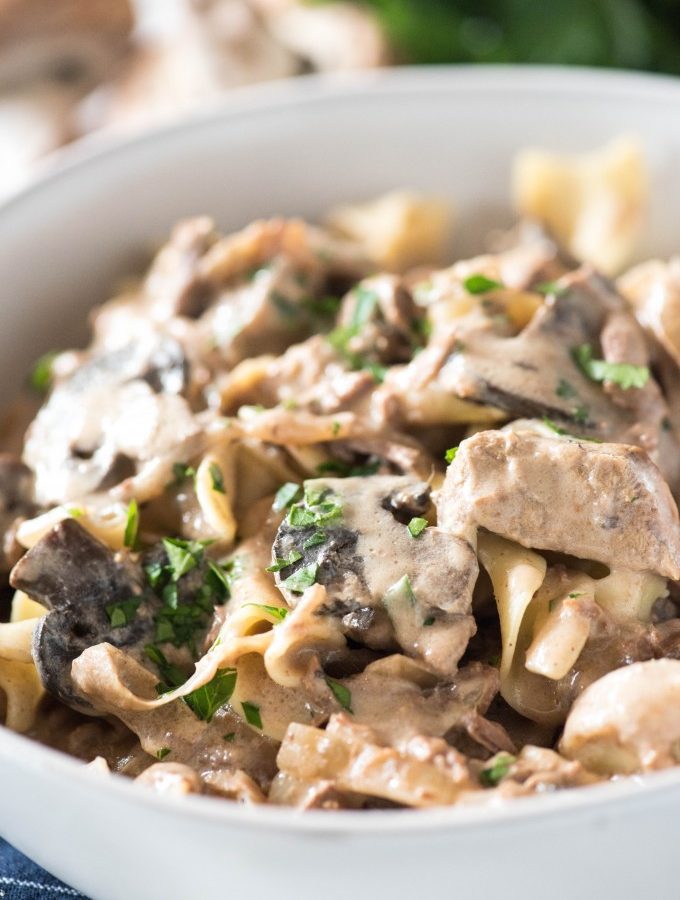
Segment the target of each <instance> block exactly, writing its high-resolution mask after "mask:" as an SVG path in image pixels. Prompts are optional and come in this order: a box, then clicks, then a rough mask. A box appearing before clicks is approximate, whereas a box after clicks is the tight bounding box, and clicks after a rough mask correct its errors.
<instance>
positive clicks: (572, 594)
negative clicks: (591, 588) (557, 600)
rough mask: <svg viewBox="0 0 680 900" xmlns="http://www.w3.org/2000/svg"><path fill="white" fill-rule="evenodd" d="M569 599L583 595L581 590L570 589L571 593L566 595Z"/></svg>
mask: <svg viewBox="0 0 680 900" xmlns="http://www.w3.org/2000/svg"><path fill="white" fill-rule="evenodd" d="M567 596H568V597H569V599H570V600H575V599H576V598H577V597H582V596H583V591H572V592H571V594H568V595H567Z"/></svg>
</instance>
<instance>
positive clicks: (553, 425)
mask: <svg viewBox="0 0 680 900" xmlns="http://www.w3.org/2000/svg"><path fill="white" fill-rule="evenodd" d="M543 424H544V425H545V426H546V428H549V429H550V430H551V431H554V432H555V434H559V435H561V436H562V437H565V436H566V437H571V435H570V434H569V432H568V431H565V430H564V428H560V426H559V425H558V424H557V423H556V422H553V420H552V419H549V418H548V417H547V416H543Z"/></svg>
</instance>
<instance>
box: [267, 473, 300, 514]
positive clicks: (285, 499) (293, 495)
mask: <svg viewBox="0 0 680 900" xmlns="http://www.w3.org/2000/svg"><path fill="white" fill-rule="evenodd" d="M301 493H302V487H301V486H300V485H299V484H295V482H294V481H287V482H286V483H285V484H282V485H281V487H280V488H279V489H278V491H277V492H276V496H275V497H274V503H273V504H272V509H273V510H274V512H281V510H283V509H288V507H289V506H290V505H291V504H292V503H294V502H295V501H296V500H297V499H298V498H299V497H300V494H301Z"/></svg>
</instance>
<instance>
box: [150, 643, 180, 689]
mask: <svg viewBox="0 0 680 900" xmlns="http://www.w3.org/2000/svg"><path fill="white" fill-rule="evenodd" d="M144 653H145V654H146V655H147V657H148V658H149V659H150V660H151V662H152V663H153V664H154V665H155V666H156V668H157V669H158V671H159V672H160V676H161V678H162V679H163V682H162V683H161V684H159V685H158V686H157V687H156V690H157V691H158V692H159V693H161V694H164V693H167V692H168V691H174V689H175V688H178V687H180V685H182V684H184V682H185V681H186V680H187V677H186V675H185V674H184V672H183V671H182V670H181V669H180V668H179V666H175V665H174V664H173V663H171V662H168V660H167V659H166V658H165V654H164V653H163V651H162V650H161V649H160V648H159V647H156V646H155V645H154V644H147V645H146V647H145V648H144Z"/></svg>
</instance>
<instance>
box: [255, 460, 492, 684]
mask: <svg viewBox="0 0 680 900" xmlns="http://www.w3.org/2000/svg"><path fill="white" fill-rule="evenodd" d="M428 507H429V487H428V485H427V484H426V483H418V482H413V481H412V480H411V479H409V478H408V477H398V476H370V477H366V478H361V477H353V478H344V479H340V478H337V479H316V480H313V481H307V482H305V500H304V501H302V502H300V503H298V504H296V505H295V506H293V508H292V510H291V512H290V514H289V515H288V517H287V518H286V519H285V520H284V521H283V523H282V524H281V526H280V528H279V531H278V534H277V537H276V540H275V542H274V548H273V553H274V558H275V559H276V560H284V561H285V560H288V559H291V558H292V560H293V561H292V562H291V563H290V564H288V565H286V566H284V567H282V568H280V570H279V572H277V575H276V579H277V583H278V585H279V587H280V588H281V590H282V592H283V593H284V596H286V598H287V599H288V600H289V602H290V603H291V605H293V606H295V604H296V603H297V602H298V600H299V597H300V593H302V591H303V590H304V585H305V584H311V583H312V582H313V581H316V582H317V583H318V584H321V585H323V586H324V587H325V589H326V591H327V594H328V601H327V603H326V608H325V610H324V614H325V615H327V616H330V617H332V618H335V619H336V620H340V621H341V623H342V628H343V630H344V632H345V634H346V635H347V636H348V637H351V638H352V639H353V640H356V641H359V642H360V643H362V644H365V645H367V646H369V647H373V648H380V649H390V648H393V647H394V646H395V640H396V642H397V644H398V645H399V646H401V647H402V648H403V649H404V650H405V652H406V653H408V654H409V655H413V656H415V657H417V658H421V659H423V660H425V661H426V662H427V663H428V664H430V665H432V666H433V667H434V668H435V669H437V670H438V671H440V672H444V673H447V674H450V673H453V672H455V671H456V665H457V663H458V660H459V659H460V657H461V656H462V654H463V652H464V651H465V648H466V646H467V643H468V640H469V638H470V637H471V636H472V634H473V633H474V631H475V625H474V620H473V618H472V615H471V600H472V588H473V586H474V582H475V580H476V577H477V571H478V569H477V560H476V557H475V555H474V553H473V552H472V549H471V547H470V546H469V544H468V543H467V542H466V541H465V540H461V539H458V538H454V537H453V536H452V535H450V534H445V533H444V532H443V531H441V530H440V529H439V528H435V527H429V528H427V527H426V528H421V531H420V534H419V535H418V536H413V534H412V533H411V532H410V531H409V528H408V527H407V524H408V522H409V521H410V519H411V518H413V517H421V518H422V515H421V514H422V513H424V512H427V510H428ZM307 521H309V523H310V524H299V523H300V522H303V523H304V522H307ZM296 523H298V524H296ZM422 524H423V523H420V525H421V526H422Z"/></svg>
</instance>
